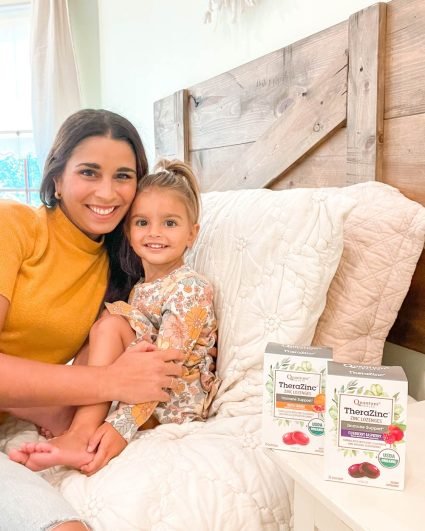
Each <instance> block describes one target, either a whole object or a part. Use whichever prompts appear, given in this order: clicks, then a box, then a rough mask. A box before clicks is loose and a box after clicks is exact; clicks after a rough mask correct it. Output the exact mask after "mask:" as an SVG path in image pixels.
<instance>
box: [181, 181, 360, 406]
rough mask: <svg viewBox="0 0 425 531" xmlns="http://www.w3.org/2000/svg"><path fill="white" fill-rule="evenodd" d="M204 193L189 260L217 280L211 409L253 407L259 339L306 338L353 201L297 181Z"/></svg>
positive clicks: (258, 390) (262, 345)
mask: <svg viewBox="0 0 425 531" xmlns="http://www.w3.org/2000/svg"><path fill="white" fill-rule="evenodd" d="M202 202H203V206H202V210H203V217H202V220H201V231H200V234H199V236H198V239H197V242H196V245H195V247H194V249H193V250H192V251H191V252H190V253H189V254H188V256H187V262H188V263H189V264H191V265H192V266H193V267H194V268H195V269H196V270H197V271H199V272H200V273H202V274H204V275H205V276H206V277H207V278H208V279H209V280H210V281H211V282H212V284H213V286H214V289H215V298H214V300H215V305H216V310H217V317H218V321H219V356H218V374H219V376H220V377H221V378H222V379H223V382H222V385H221V387H220V389H219V393H218V395H217V397H216V399H215V401H214V404H213V411H217V410H219V411H220V413H223V414H226V415H237V414H242V413H251V412H252V413H258V412H260V411H261V399H260V397H261V392H262V384H261V371H262V364H263V355H264V349H265V346H266V344H267V342H268V341H277V342H281V343H291V344H298V345H307V344H310V343H311V340H312V338H313V335H314V331H315V328H316V325H317V321H318V319H319V317H320V315H321V313H322V312H323V309H324V307H325V302H326V292H327V290H328V287H329V284H330V282H331V279H332V277H333V275H334V274H335V271H336V268H337V266H338V262H339V260H340V257H341V253H342V246H343V223H344V218H345V217H346V214H347V213H348V211H349V210H350V209H351V208H352V207H353V205H354V200H352V199H349V198H345V197H339V196H336V195H335V194H334V193H331V194H328V192H327V191H325V190H323V189H320V190H318V189H295V190H285V191H276V192H275V191H271V190H241V191H227V192H211V193H207V194H203V198H202Z"/></svg>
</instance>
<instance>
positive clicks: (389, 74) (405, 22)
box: [385, 0, 425, 119]
mask: <svg viewBox="0 0 425 531" xmlns="http://www.w3.org/2000/svg"><path fill="white" fill-rule="evenodd" d="M386 48H387V62H386V72H385V118H386V119H387V118H393V117H396V116H408V115H410V114H419V113H424V112H425V2H423V1H419V0H393V1H392V2H389V4H388V7H387V46H386Z"/></svg>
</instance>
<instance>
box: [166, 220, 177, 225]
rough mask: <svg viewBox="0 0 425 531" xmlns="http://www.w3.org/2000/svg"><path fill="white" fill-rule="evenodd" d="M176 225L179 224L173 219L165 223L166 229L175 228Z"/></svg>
mask: <svg viewBox="0 0 425 531" xmlns="http://www.w3.org/2000/svg"><path fill="white" fill-rule="evenodd" d="M176 225H177V223H176V222H175V221H174V220H173V219H167V221H166V222H165V226H166V227H175V226H176Z"/></svg>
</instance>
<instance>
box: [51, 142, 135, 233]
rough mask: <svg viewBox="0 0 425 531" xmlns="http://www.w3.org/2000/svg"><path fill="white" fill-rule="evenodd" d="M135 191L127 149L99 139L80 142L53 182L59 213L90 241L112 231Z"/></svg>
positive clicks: (132, 164) (124, 144) (130, 153)
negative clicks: (54, 183)
mask: <svg viewBox="0 0 425 531" xmlns="http://www.w3.org/2000/svg"><path fill="white" fill-rule="evenodd" d="M136 187H137V178H136V157H135V155H134V152H133V150H132V148H131V146H130V145H129V144H128V143H127V142H125V141H124V140H114V139H112V138H109V137H103V136H92V137H88V138H86V139H84V140H83V141H82V142H80V143H79V144H78V145H77V146H76V147H75V149H74V151H73V152H72V154H71V157H70V158H69V160H68V162H67V164H66V166H65V169H64V172H63V174H62V175H61V176H60V177H59V178H58V179H57V180H56V191H57V192H59V193H60V194H61V196H62V197H61V200H60V203H59V204H60V207H61V209H62V210H63V212H64V213H65V215H66V216H67V217H68V218H69V219H70V220H71V221H72V223H74V225H76V226H77V227H78V228H79V229H80V230H81V231H82V232H84V234H86V235H87V236H88V237H89V238H91V239H92V240H99V239H100V238H101V236H102V235H103V234H107V233H108V232H111V231H113V230H114V229H115V227H116V226H117V225H118V223H119V222H120V221H121V220H122V218H123V217H124V215H125V214H126V212H127V211H128V209H129V208H130V205H131V202H132V200H133V198H134V196H135V194H136Z"/></svg>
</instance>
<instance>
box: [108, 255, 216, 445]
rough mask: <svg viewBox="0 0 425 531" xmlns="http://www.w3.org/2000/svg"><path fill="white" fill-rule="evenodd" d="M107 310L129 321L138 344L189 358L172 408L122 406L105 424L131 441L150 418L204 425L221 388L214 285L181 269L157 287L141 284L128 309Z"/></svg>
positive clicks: (167, 405)
mask: <svg viewBox="0 0 425 531" xmlns="http://www.w3.org/2000/svg"><path fill="white" fill-rule="evenodd" d="M106 306H107V308H108V310H109V312H110V313H112V314H118V315H122V316H124V317H126V318H127V319H128V321H129V323H130V325H131V327H132V328H133V329H134V330H135V332H136V338H137V339H136V341H137V342H138V341H141V340H144V341H148V342H149V343H154V344H155V345H156V346H157V347H158V349H160V350H164V349H168V348H174V349H181V350H183V351H184V352H185V353H186V359H185V361H184V363H183V376H182V377H181V378H179V379H178V383H177V385H175V386H174V388H173V389H172V390H171V392H170V400H169V401H168V402H159V403H158V402H145V403H142V404H136V405H128V404H124V403H119V404H118V407H117V409H115V410H114V411H113V412H112V413H110V414H109V416H108V417H107V419H106V420H107V422H110V423H111V424H112V426H113V427H114V428H115V429H116V430H117V431H118V432H119V433H120V434H121V435H122V436H123V437H124V438H125V439H126V440H127V441H128V440H130V439H131V438H132V436H133V435H134V434H135V433H136V431H137V430H138V428H139V427H140V426H142V425H143V424H144V423H145V422H146V421H147V420H148V419H149V418H150V417H151V415H152V416H153V417H155V418H156V419H157V420H158V421H159V422H160V423H168V422H175V423H178V424H181V423H183V422H188V421H191V420H205V419H206V418H207V415H208V407H209V405H210V404H211V401H212V399H213V398H214V396H215V395H216V393H217V389H218V386H219V383H220V381H219V379H218V378H217V376H216V375H215V358H216V354H217V352H216V340H217V322H216V318H215V314H214V307H213V290H212V286H211V284H210V283H209V282H208V281H207V280H205V279H204V278H203V277H202V276H201V275H199V274H198V273H196V272H195V271H193V270H192V269H191V268H190V267H189V266H186V265H183V266H181V267H179V268H178V269H176V270H175V271H173V272H172V273H170V274H168V275H166V276H165V277H163V278H160V279H157V280H155V281H153V282H148V283H145V282H143V280H141V281H139V282H138V283H137V284H136V285H135V286H134V288H133V290H132V292H131V293H130V297H129V301H128V303H125V302H121V301H119V302H114V303H112V304H108V303H107V304H106ZM146 355H149V353H146Z"/></svg>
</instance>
